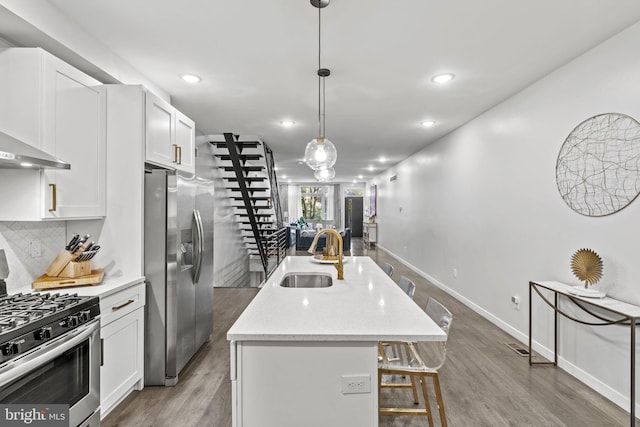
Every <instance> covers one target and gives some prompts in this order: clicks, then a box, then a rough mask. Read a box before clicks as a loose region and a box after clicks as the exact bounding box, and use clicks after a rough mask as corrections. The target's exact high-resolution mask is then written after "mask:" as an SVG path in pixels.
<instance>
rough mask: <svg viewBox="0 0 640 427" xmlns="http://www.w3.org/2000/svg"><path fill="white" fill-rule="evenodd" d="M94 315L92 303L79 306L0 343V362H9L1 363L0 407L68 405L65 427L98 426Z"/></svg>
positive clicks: (97, 335) (96, 322)
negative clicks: (67, 418)
mask: <svg viewBox="0 0 640 427" xmlns="http://www.w3.org/2000/svg"><path fill="white" fill-rule="evenodd" d="M98 314H99V306H98V305H97V303H96V304H94V305H93V306H91V307H87V306H86V305H84V306H83V307H82V308H81V309H76V310H73V309H72V310H71V311H69V310H67V311H66V313H64V314H62V315H57V316H53V317H54V318H47V319H42V320H40V321H39V322H36V323H35V325H33V326H31V327H25V326H23V327H22V328H21V330H20V331H19V335H16V334H17V333H16V334H14V336H13V337H11V339H9V340H5V341H3V342H0V361H2V358H5V359H8V360H6V361H4V362H2V363H0V403H2V404H62V405H69V426H71V427H77V426H82V427H87V426H92V427H94V426H99V425H100V362H101V347H100V320H99V316H98ZM1 319H2V318H1V316H0V325H2V320H1ZM0 336H1V335H0ZM0 424H1V423H0Z"/></svg>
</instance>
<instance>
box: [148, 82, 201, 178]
mask: <svg viewBox="0 0 640 427" xmlns="http://www.w3.org/2000/svg"><path fill="white" fill-rule="evenodd" d="M146 119H147V132H146V153H147V155H146V160H147V161H148V162H151V163H155V164H158V165H161V166H166V167H170V168H176V169H179V170H183V171H186V172H192V173H193V172H194V171H195V164H194V161H193V160H194V157H195V125H194V122H193V121H192V120H191V119H189V118H188V117H187V116H185V115H184V114H182V113H180V112H179V111H178V110H176V109H175V108H174V107H172V106H171V105H170V104H169V103H167V102H165V101H163V100H162V99H160V98H158V97H157V96H155V95H153V94H152V93H150V92H147V94H146Z"/></svg>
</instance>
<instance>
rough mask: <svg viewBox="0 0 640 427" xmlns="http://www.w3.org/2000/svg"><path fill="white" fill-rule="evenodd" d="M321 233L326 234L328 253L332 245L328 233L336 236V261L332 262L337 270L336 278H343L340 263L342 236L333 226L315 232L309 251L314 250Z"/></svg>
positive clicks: (312, 251) (311, 252)
mask: <svg viewBox="0 0 640 427" xmlns="http://www.w3.org/2000/svg"><path fill="white" fill-rule="evenodd" d="M323 233H328V234H327V244H326V247H327V252H328V253H330V251H329V250H330V248H332V247H333V242H332V239H330V237H331V236H330V235H331V234H333V235H335V236H336V237H337V238H338V263H337V264H334V266H335V267H336V270H338V280H344V268H343V265H342V236H341V235H340V233H338V232H337V231H336V230H335V229H333V228H323V229H322V230H320V231H318V232H317V233H316V236H315V237H314V238H313V242H311V246H310V247H309V251H308V252H309V253H310V254H314V253H315V252H316V245H317V244H318V239H319V238H320V236H321V235H322V234H323Z"/></svg>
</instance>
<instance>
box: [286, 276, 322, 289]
mask: <svg viewBox="0 0 640 427" xmlns="http://www.w3.org/2000/svg"><path fill="white" fill-rule="evenodd" d="M332 285H333V278H332V277H331V276H330V275H328V274H321V273H288V274H287V275H285V276H284V277H283V278H282V280H281V281H280V286H282V287H284V288H328V287H329V286H332Z"/></svg>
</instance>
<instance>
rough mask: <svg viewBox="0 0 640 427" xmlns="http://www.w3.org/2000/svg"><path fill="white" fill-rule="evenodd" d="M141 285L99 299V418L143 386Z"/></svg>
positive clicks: (143, 294)
mask: <svg viewBox="0 0 640 427" xmlns="http://www.w3.org/2000/svg"><path fill="white" fill-rule="evenodd" d="M144 304H145V284H144V282H142V283H139V284H137V285H134V286H132V287H129V288H127V289H124V290H122V291H120V292H117V293H114V294H111V295H109V296H107V297H105V298H100V313H101V320H100V322H101V329H100V338H101V339H102V366H101V367H100V418H102V419H103V418H104V417H106V416H107V414H108V413H109V412H111V410H112V409H113V408H115V407H116V405H118V403H120V402H121V401H122V400H123V399H124V398H125V397H127V396H128V395H129V393H131V391H133V390H142V388H143V387H144V383H143V378H144Z"/></svg>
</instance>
